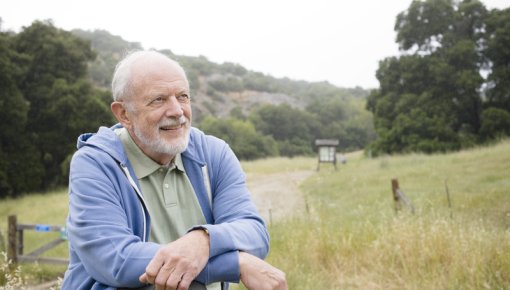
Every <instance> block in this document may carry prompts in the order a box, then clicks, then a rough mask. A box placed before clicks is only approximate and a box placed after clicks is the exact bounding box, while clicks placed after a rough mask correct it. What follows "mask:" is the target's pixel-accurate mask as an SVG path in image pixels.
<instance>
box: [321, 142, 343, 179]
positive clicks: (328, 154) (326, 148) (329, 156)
mask: <svg viewBox="0 0 510 290" xmlns="http://www.w3.org/2000/svg"><path fill="white" fill-rule="evenodd" d="M339 143H340V142H339V141H338V140H334V139H317V140H315V146H317V152H318V154H319V163H318V164H317V171H319V169H320V165H321V163H325V162H326V163H333V165H334V166H335V170H336V147H337V146H338V144H339Z"/></svg>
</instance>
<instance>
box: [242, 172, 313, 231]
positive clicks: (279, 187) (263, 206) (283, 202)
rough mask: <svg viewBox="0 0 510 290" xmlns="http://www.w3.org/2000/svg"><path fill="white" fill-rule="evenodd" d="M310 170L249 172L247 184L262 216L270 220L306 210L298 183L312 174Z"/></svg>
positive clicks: (267, 220) (268, 223) (269, 221)
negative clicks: (266, 172) (267, 172)
mask: <svg viewBox="0 0 510 290" xmlns="http://www.w3.org/2000/svg"><path fill="white" fill-rule="evenodd" d="M314 173H315V171H312V170H302V171H290V172H278V173H270V174H249V175H248V177H247V185H248V188H249V189H250V191H251V194H252V198H253V201H254V203H255V205H256V206H257V208H258V210H259V212H260V214H261V215H262V218H264V220H265V221H266V223H267V225H268V226H269V225H270V224H271V221H272V222H275V221H278V220H281V219H282V218H285V217H290V216H292V215H293V214H298V213H304V212H306V203H305V198H304V195H303V193H302V192H301V191H300V190H299V185H300V184H301V183H302V182H303V181H304V180H306V179H307V178H308V177H310V176H311V175H312V174H314Z"/></svg>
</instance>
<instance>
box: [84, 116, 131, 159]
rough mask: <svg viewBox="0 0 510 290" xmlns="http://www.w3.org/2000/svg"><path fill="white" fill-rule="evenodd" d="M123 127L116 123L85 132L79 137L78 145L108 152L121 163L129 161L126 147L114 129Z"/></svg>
mask: <svg viewBox="0 0 510 290" xmlns="http://www.w3.org/2000/svg"><path fill="white" fill-rule="evenodd" d="M119 128H122V125H121V124H116V125H114V126H112V127H110V128H108V127H100V128H99V130H98V131H97V133H85V134H82V135H80V136H79V137H78V141H77V144H76V147H77V148H78V149H81V148H84V147H96V148H98V149H100V150H101V151H104V152H106V153H108V155H110V156H111V157H112V158H113V159H115V160H117V161H118V162H120V163H121V164H126V163H127V156H126V154H125V153H124V147H123V145H122V142H121V141H120V139H119V137H117V134H115V132H114V130H115V129H119Z"/></svg>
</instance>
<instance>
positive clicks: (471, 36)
mask: <svg viewBox="0 0 510 290" xmlns="http://www.w3.org/2000/svg"><path fill="white" fill-rule="evenodd" d="M487 14H488V12H487V10H486V8H485V7H484V6H483V4H482V3H480V2H479V1H476V0H464V1H462V2H455V1H451V0H427V1H413V2H412V3H411V5H410V7H409V9H408V10H407V11H404V12H403V13H401V14H399V15H398V16H397V21H396V25H395V30H396V31H397V42H398V43H399V45H400V49H401V51H402V52H403V55H402V56H400V57H390V58H387V59H385V60H383V61H381V62H380V64H379V69H378V70H377V73H376V76H377V78H378V80H379V82H380V88H379V89H378V90H374V91H372V92H371V94H370V96H369V98H368V102H367V108H368V109H369V110H370V111H372V112H373V113H374V124H375V127H376V130H377V132H378V134H379V138H381V139H382V140H378V141H377V142H376V143H375V144H374V146H373V148H375V149H377V150H379V151H383V152H402V151H409V150H417V151H424V152H434V151H445V150H452V149H457V148H461V147H462V146H468V145H472V143H473V140H475V141H476V139H477V137H476V136H477V135H478V134H479V130H480V126H481V121H480V115H481V112H482V109H483V99H482V96H481V94H480V89H481V88H482V85H483V83H484V79H483V77H482V76H481V73H480V72H481V68H483V67H485V66H486V58H485V57H484V55H483V51H484V46H483V44H484V43H485V41H486V37H487V36H486V34H484V31H485V21H486V18H487ZM416 120H421V125H420V126H418V125H417V124H416V122H415V121H416ZM404 122H409V124H405V123H404ZM439 126H442V127H443V128H442V129H440V128H439Z"/></svg>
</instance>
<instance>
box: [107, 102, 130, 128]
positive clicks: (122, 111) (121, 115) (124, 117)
mask: <svg viewBox="0 0 510 290" xmlns="http://www.w3.org/2000/svg"><path fill="white" fill-rule="evenodd" d="M110 108H111V110H112V113H113V115H114V116H115V118H117V121H119V123H121V124H122V126H123V127H124V128H126V129H129V128H131V119H130V116H129V115H128V111H127V110H126V108H125V107H124V104H123V103H122V102H113V103H112V104H111V105H110Z"/></svg>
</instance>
